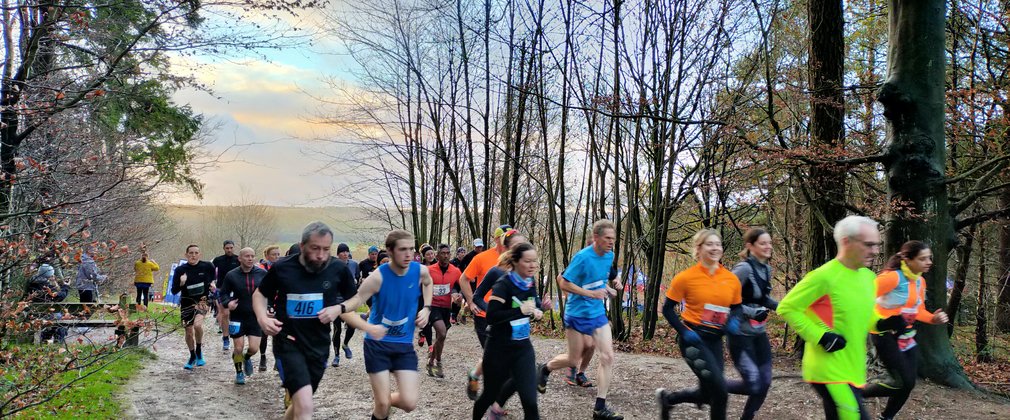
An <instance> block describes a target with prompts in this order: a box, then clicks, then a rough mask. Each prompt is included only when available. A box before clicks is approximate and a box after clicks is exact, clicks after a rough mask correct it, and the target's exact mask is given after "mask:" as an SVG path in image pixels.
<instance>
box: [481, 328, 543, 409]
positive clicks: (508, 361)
mask: <svg viewBox="0 0 1010 420" xmlns="http://www.w3.org/2000/svg"><path fill="white" fill-rule="evenodd" d="M489 344H490V345H488V346H487V347H485V349H484V391H483V392H481V394H480V397H478V398H477V402H476V403H474V405H473V420H480V419H481V418H483V417H484V414H485V413H486V412H487V410H488V408H490V407H491V403H493V402H495V399H496V398H500V397H501V396H502V395H505V394H504V393H505V392H506V391H507V392H508V394H507V395H506V396H505V398H506V399H507V397H508V395H511V394H512V393H513V392H518V393H519V400H520V401H522V404H523V414H524V417H523V418H525V419H526V420H538V419H540V409H539V408H538V407H537V366H536V353H534V351H533V344H532V343H530V341H529V340H524V342H522V343H518V344H511V343H510V344H511V345H508V344H500V343H489ZM509 382H511V384H509Z"/></svg>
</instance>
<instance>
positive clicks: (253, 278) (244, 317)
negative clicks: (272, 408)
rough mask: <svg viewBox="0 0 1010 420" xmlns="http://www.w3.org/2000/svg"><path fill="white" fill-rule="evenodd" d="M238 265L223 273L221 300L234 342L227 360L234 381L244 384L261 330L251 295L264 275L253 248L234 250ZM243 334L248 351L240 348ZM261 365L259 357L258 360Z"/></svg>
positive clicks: (258, 345)
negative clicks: (233, 364)
mask: <svg viewBox="0 0 1010 420" xmlns="http://www.w3.org/2000/svg"><path fill="white" fill-rule="evenodd" d="M238 259H239V266H238V268H236V269H234V270H231V271H229V272H228V274H225V276H224V281H223V282H222V283H221V288H220V289H219V290H220V292H221V300H222V301H223V302H224V303H225V307H226V308H228V334H229V335H231V338H232V339H233V340H234V341H235V343H234V344H235V346H234V348H233V350H232V352H231V359H232V361H233V362H234V363H235V383H236V384H238V385H243V384H245V377H246V376H250V375H252V374H253V362H252V361H253V359H252V357H253V356H255V355H256V352H257V351H259V348H260V337H262V336H263V331H262V330H261V329H260V326H259V324H258V323H257V322H256V313H254V312H253V308H252V296H253V292H255V291H256V288H257V287H259V285H260V283H262V281H263V277H265V276H266V275H267V271H266V270H264V269H262V268H260V267H258V266H256V250H254V249H252V248H242V250H240V251H239V252H238ZM244 337H249V350H248V351H246V352H245V354H243V353H242V351H243V350H244V348H243V345H244V344H245V343H244V342H243V341H244V340H243V338H244ZM260 362H261V365H262V362H263V360H260Z"/></svg>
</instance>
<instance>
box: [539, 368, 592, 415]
mask: <svg viewBox="0 0 1010 420" xmlns="http://www.w3.org/2000/svg"><path fill="white" fill-rule="evenodd" d="M546 370H547V365H545V364H543V363H540V364H538V365H537V392H539V393H541V394H544V393H546V392H547V375H550V372H546ZM594 415H595V414H594Z"/></svg>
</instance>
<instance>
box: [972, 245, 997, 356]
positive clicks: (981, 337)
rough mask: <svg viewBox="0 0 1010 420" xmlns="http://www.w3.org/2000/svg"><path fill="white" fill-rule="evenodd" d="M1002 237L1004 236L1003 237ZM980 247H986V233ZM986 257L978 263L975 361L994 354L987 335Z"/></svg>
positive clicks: (987, 291)
mask: <svg viewBox="0 0 1010 420" xmlns="http://www.w3.org/2000/svg"><path fill="white" fill-rule="evenodd" d="M1001 239H1002V238H1001ZM978 247H979V249H985V233H984V231H983V234H982V235H981V236H979V238H978ZM985 276H986V273H985V259H984V258H983V259H981V260H980V261H979V263H978V302H977V306H976V307H975V361H976V362H980V363H981V362H989V361H991V359H992V356H991V355H990V354H989V337H988V336H986V324H987V323H988V319H987V318H986V313H985V311H986V306H988V305H986V302H987V301H988V300H989V299H988V298H987V297H986V296H987V295H988V294H989V290H988V287H986V279H985Z"/></svg>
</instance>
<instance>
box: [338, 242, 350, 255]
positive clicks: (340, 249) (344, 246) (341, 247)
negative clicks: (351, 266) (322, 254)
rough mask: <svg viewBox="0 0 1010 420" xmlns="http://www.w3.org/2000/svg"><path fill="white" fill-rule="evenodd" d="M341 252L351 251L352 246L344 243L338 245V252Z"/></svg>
mask: <svg viewBox="0 0 1010 420" xmlns="http://www.w3.org/2000/svg"><path fill="white" fill-rule="evenodd" d="M341 252H351V248H350V247H349V246H347V244H344V243H342V244H340V245H337V253H338V254H339V253H341Z"/></svg>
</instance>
